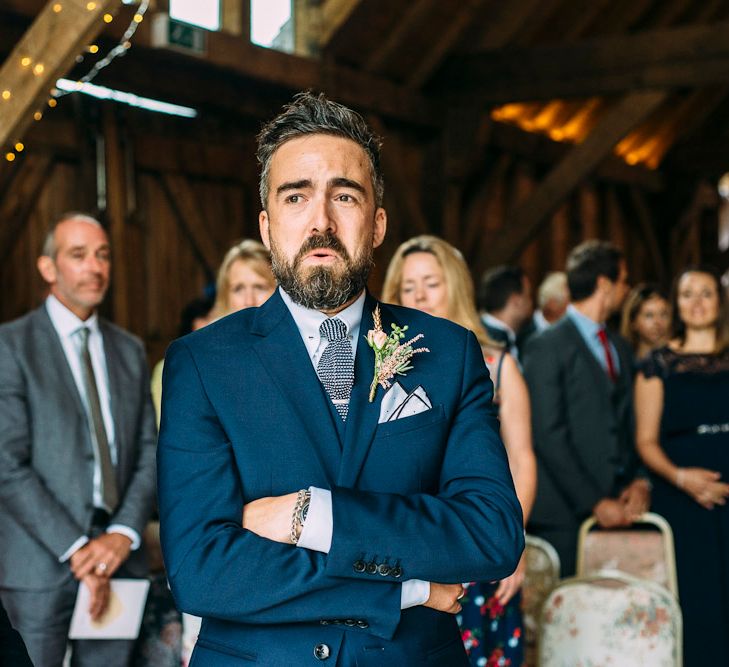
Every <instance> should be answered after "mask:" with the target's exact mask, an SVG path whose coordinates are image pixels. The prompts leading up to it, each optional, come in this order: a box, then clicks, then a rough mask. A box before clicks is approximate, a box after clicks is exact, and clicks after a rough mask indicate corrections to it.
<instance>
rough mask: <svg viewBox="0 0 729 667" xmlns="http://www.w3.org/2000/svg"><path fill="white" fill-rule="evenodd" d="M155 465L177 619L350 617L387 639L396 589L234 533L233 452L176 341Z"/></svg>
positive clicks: (238, 495) (239, 502)
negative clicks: (184, 615)
mask: <svg viewBox="0 0 729 667" xmlns="http://www.w3.org/2000/svg"><path fill="white" fill-rule="evenodd" d="M157 457H158V493H159V507H160V528H161V541H162V549H163V554H164V560H165V565H166V568H167V575H168V578H169V581H170V585H171V588H172V592H173V594H174V596H175V600H176V601H177V603H178V606H179V607H180V608H181V609H182V610H183V611H186V612H188V613H191V614H195V615H197V616H206V617H214V618H219V619H224V620H231V621H238V622H243V623H252V624H280V623H293V622H306V621H315V622H316V621H320V620H322V619H332V618H357V619H362V620H366V621H367V622H368V623H369V631H370V632H371V633H372V634H375V635H378V636H381V637H384V638H388V639H389V638H390V637H392V634H393V633H394V631H395V628H396V627H397V623H398V622H399V620H400V591H401V586H400V585H399V584H397V583H392V582H374V581H359V582H358V581H351V580H349V579H344V578H338V577H336V576H332V574H331V573H329V572H327V571H326V560H327V556H325V555H324V554H321V553H318V552H314V551H309V550H307V549H297V548H295V547H293V546H292V545H287V544H280V543H278V542H273V541H270V540H266V539H264V538H262V537H259V536H258V535H256V534H254V533H252V532H250V531H247V530H244V529H243V528H242V527H241V511H242V507H243V504H244V499H243V494H242V490H241V488H240V481H239V479H240V478H239V475H238V472H237V469H236V463H235V459H234V456H233V451H232V446H231V443H230V442H229V441H228V439H227V436H226V433H225V431H224V430H223V428H222V426H221V425H220V422H219V420H218V418H217V416H216V414H215V411H214V409H213V407H212V405H211V403H210V401H209V399H208V397H207V395H206V393H205V390H204V387H203V385H202V382H201V380H200V376H199V374H198V370H197V368H196V366H195V362H194V359H193V357H192V355H191V353H190V352H189V350H188V348H187V346H186V344H185V341H184V340H180V341H177V342H175V343H173V344H172V346H171V347H170V349H169V351H168V353H167V358H166V360H165V369H164V378H163V391H162V421H161V430H160V439H159V444H158V449H157Z"/></svg>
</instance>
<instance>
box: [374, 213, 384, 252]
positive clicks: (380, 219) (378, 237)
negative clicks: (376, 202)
mask: <svg viewBox="0 0 729 667" xmlns="http://www.w3.org/2000/svg"><path fill="white" fill-rule="evenodd" d="M386 233H387V212H386V211H385V209H384V208H378V209H377V210H376V211H375V229H374V233H373V234H372V247H373V248H377V247H379V246H381V245H382V242H383V241H384V240H385V234H386Z"/></svg>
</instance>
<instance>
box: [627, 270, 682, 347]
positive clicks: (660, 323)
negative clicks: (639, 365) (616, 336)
mask: <svg viewBox="0 0 729 667" xmlns="http://www.w3.org/2000/svg"><path fill="white" fill-rule="evenodd" d="M670 327H671V308H670V305H669V303H668V297H667V296H666V295H665V294H664V293H663V291H662V290H661V288H660V287H658V285H651V284H645V283H641V284H640V285H636V286H635V287H634V288H633V289H632V290H631V291H630V294H628V298H627V299H626V300H625V305H624V306H623V314H622V320H621V324H620V333H621V334H622V336H623V338H625V339H626V340H627V341H629V342H630V344H631V346H632V347H633V353H634V354H635V358H636V359H638V360H639V359H644V358H645V357H647V356H648V355H649V354H650V353H651V352H652V351H653V350H655V349H657V348H659V347H663V346H664V345H665V344H666V342H667V341H668V334H669V331H670Z"/></svg>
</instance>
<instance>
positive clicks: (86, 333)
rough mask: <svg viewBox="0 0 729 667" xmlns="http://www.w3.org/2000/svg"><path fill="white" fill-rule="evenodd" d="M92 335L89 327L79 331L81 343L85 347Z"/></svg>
mask: <svg viewBox="0 0 729 667" xmlns="http://www.w3.org/2000/svg"><path fill="white" fill-rule="evenodd" d="M90 333H91V331H90V330H89V328H88V327H81V328H80V329H78V335H79V338H81V343H82V344H83V345H86V344H87V343H88V342H89V334H90Z"/></svg>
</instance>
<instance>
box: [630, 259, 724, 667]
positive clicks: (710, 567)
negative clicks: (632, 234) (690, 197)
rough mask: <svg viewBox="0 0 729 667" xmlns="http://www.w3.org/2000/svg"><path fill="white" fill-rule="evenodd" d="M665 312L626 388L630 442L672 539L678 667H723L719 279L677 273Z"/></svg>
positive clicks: (694, 271) (704, 271) (702, 272)
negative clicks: (665, 340)
mask: <svg viewBox="0 0 729 667" xmlns="http://www.w3.org/2000/svg"><path fill="white" fill-rule="evenodd" d="M672 306H673V313H674V326H673V337H672V339H671V341H670V342H669V344H668V345H667V346H665V347H663V348H661V349H659V350H656V351H654V352H653V353H651V355H650V356H649V357H648V358H647V359H646V360H645V362H644V363H643V364H642V367H641V370H640V372H639V374H638V376H637V379H636V385H635V409H636V417H637V434H636V442H637V446H638V452H639V453H640V455H641V457H642V458H643V461H644V462H645V464H646V465H647V466H648V468H649V469H650V470H651V472H652V476H653V484H654V490H653V506H652V508H653V510H654V511H656V512H658V513H659V514H661V515H663V516H664V517H666V519H667V520H668V521H669V523H670V524H671V527H672V528H673V532H674V535H675V543H676V565H677V570H678V588H679V599H680V601H681V607H682V611H683V625H684V637H685V639H684V655H685V658H684V664H685V665H686V667H691V665H699V664H700V665H729V634H727V628H729V508H728V507H727V505H726V498H727V497H729V483H728V482H729V329H728V326H729V323H728V322H727V317H728V315H727V303H726V294H725V293H724V290H723V289H722V288H721V284H720V281H719V274H718V273H717V272H716V271H714V270H713V269H711V268H708V267H695V268H689V269H687V270H685V271H683V272H682V273H681V274H680V276H679V277H678V279H677V281H676V284H675V286H674V291H673V297H672Z"/></svg>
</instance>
